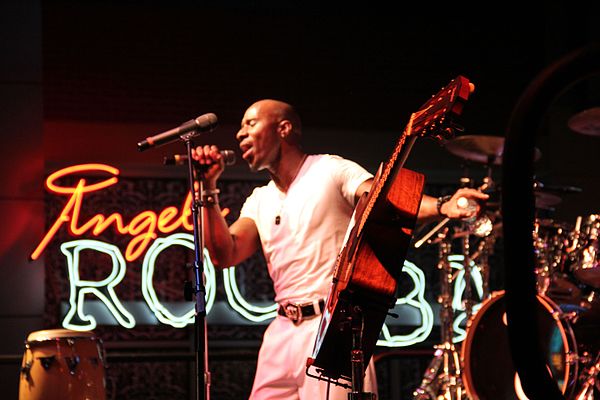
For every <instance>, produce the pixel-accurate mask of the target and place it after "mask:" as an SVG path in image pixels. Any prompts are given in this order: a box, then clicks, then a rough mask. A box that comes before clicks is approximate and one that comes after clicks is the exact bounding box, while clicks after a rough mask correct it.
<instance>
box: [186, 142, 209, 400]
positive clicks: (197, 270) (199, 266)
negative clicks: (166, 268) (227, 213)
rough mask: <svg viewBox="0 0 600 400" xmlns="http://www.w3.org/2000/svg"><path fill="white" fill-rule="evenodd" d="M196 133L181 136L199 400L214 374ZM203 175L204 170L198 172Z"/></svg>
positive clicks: (202, 398) (205, 391) (197, 395)
mask: <svg viewBox="0 0 600 400" xmlns="http://www.w3.org/2000/svg"><path fill="white" fill-rule="evenodd" d="M196 135H197V133H196V132H195V131H191V132H189V133H187V134H184V135H182V136H181V139H182V140H183V141H184V142H185V146H186V149H187V155H188V178H189V187H190V193H191V196H192V207H191V209H192V210H191V211H192V225H193V227H194V251H195V261H194V277H195V281H196V282H195V286H194V289H193V293H194V295H195V296H196V312H195V319H194V345H195V346H196V351H195V354H196V357H195V377H196V399H198V400H205V399H206V400H208V399H210V372H209V370H208V345H207V329H206V288H205V286H204V279H203V276H204V275H203V274H204V251H203V250H204V219H203V218H202V212H201V210H200V209H201V208H202V207H203V206H204V204H203V203H202V199H201V196H198V195H197V193H200V195H201V194H202V191H203V190H204V187H203V183H202V179H198V183H199V187H198V192H196V190H195V185H194V176H195V174H194V172H195V170H194V166H193V159H192V146H193V143H192V138H193V137H194V136H196ZM197 173H198V174H200V176H199V178H200V177H201V174H202V173H203V172H202V171H201V170H198V171H197ZM200 382H203V383H204V384H203V387H200Z"/></svg>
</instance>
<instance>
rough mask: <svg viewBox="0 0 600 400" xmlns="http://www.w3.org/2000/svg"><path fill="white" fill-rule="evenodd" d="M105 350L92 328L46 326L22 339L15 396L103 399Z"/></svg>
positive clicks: (56, 399) (23, 399)
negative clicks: (18, 380) (83, 330)
mask: <svg viewBox="0 0 600 400" xmlns="http://www.w3.org/2000/svg"><path fill="white" fill-rule="evenodd" d="M105 367H106V365H105V353H104V347H103V344H102V340H100V339H99V338H97V337H96V336H95V335H94V333H93V332H91V331H86V332H78V331H73V330H69V329H48V330H41V331H36V332H32V333H30V334H29V336H28V337H27V340H26V342H25V352H24V354H23V361H22V364H21V379H20V382H19V400H42V399H43V400H75V399H77V400H84V399H85V400H104V399H105V398H106V380H105Z"/></svg>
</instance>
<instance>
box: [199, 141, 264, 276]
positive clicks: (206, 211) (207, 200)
mask: <svg viewBox="0 0 600 400" xmlns="http://www.w3.org/2000/svg"><path fill="white" fill-rule="evenodd" d="M192 157H193V158H194V160H196V161H197V162H198V163H199V164H200V165H203V166H204V168H205V171H204V174H203V176H202V177H203V183H204V185H203V186H204V190H203V192H202V193H200V198H201V200H202V202H203V204H204V207H202V218H203V222H204V224H203V225H204V229H203V234H204V245H205V246H206V248H207V249H208V251H209V252H210V257H211V260H212V262H213V264H214V265H215V266H216V267H220V268H227V267H230V266H232V265H236V264H238V263H239V262H241V261H244V260H245V259H246V258H248V257H250V256H251V255H252V254H254V253H255V252H256V251H257V250H258V249H259V247H260V240H259V235H258V229H257V228H256V225H255V223H254V221H252V220H251V219H249V218H240V219H238V220H237V221H235V222H234V223H233V224H232V225H231V227H228V226H227V221H225V218H224V217H223V214H222V212H221V207H220V206H219V191H218V190H217V180H218V178H219V177H220V176H221V173H222V172H223V169H224V168H225V163H224V161H223V158H222V156H221V153H220V152H219V149H218V148H217V147H216V146H200V147H197V148H196V149H194V150H193V152H192Z"/></svg>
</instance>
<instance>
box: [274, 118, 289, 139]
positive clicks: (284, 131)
mask: <svg viewBox="0 0 600 400" xmlns="http://www.w3.org/2000/svg"><path fill="white" fill-rule="evenodd" d="M277 130H278V133H279V136H280V137H281V138H282V139H283V140H286V139H287V138H288V136H289V135H290V134H291V133H292V123H291V122H290V121H289V120H287V119H284V120H282V121H280V122H279V125H277Z"/></svg>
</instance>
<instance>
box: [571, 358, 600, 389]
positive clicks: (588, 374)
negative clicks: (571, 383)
mask: <svg viewBox="0 0 600 400" xmlns="http://www.w3.org/2000/svg"><path fill="white" fill-rule="evenodd" d="M598 372H600V353H598V354H597V355H596V359H595V360H594V363H593V364H592V365H591V366H590V367H589V368H587V369H585V370H584V371H583V372H582V373H581V376H580V377H579V380H580V381H582V383H583V384H582V386H581V389H579V391H578V392H577V395H576V396H575V397H574V398H573V400H594V392H595V391H596V389H595V388H598V385H600V381H599V380H598ZM596 400H598V399H596Z"/></svg>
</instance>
